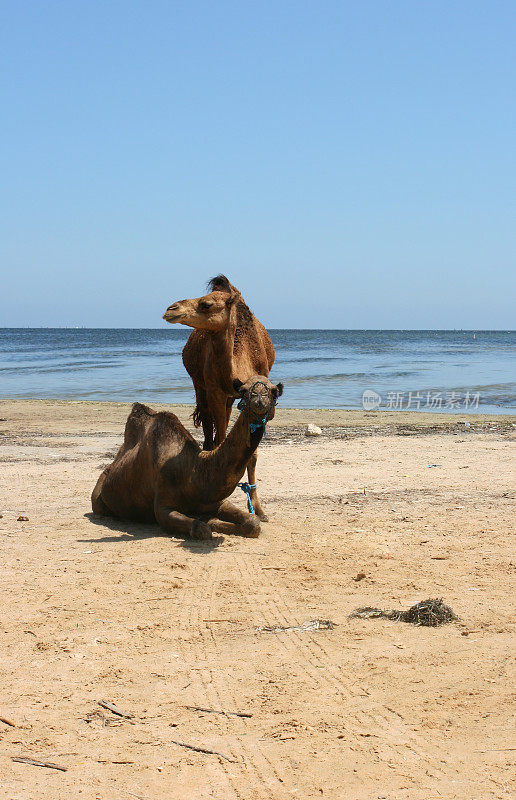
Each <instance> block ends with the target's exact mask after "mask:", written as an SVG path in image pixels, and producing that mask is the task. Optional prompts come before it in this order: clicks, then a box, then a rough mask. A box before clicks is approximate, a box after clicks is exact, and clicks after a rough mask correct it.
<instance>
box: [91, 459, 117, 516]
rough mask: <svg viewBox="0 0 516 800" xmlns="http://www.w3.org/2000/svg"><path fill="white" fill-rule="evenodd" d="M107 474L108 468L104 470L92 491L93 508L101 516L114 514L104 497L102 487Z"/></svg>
mask: <svg viewBox="0 0 516 800" xmlns="http://www.w3.org/2000/svg"><path fill="white" fill-rule="evenodd" d="M106 476H107V470H104V472H103V473H102V475H101V476H100V478H99V479H98V481H97V483H96V486H95V488H94V490H93V492H92V493H91V510H92V511H93V513H94V514H98V515H99V516H101V517H110V516H111V515H112V514H111V511H110V509H109V508H108V506H107V505H106V503H105V502H104V500H103V499H102V487H103V486H104V481H105V480H106Z"/></svg>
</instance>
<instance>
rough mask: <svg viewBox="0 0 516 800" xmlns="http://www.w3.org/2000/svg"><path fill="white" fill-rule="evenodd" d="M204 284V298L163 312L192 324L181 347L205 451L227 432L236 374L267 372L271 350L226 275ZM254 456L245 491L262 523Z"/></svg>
mask: <svg viewBox="0 0 516 800" xmlns="http://www.w3.org/2000/svg"><path fill="white" fill-rule="evenodd" d="M208 289H210V293H209V294H207V295H205V296H204V297H196V298H194V299H192V300H180V301H179V302H177V303H172V305H171V306H169V307H168V308H167V310H166V312H165V314H164V315H163V319H165V320H166V321H167V322H171V323H175V322H179V323H181V324H182V325H189V326H190V327H191V328H195V330H194V331H193V332H192V333H191V334H190V337H189V339H188V341H187V343H186V345H185V347H184V349H183V364H184V365H185V367H186V371H187V372H188V374H189V375H190V377H191V378H192V381H193V384H194V388H195V397H196V408H195V412H194V424H195V425H196V427H199V426H200V425H202V429H203V433H204V449H205V450H210V449H211V448H212V447H213V446H214V444H215V445H217V444H220V442H222V441H223V440H224V437H225V436H226V431H227V429H228V425H229V418H230V416H231V407H232V405H233V403H234V401H235V399H236V397H237V394H236V393H235V390H234V388H233V381H234V380H235V378H238V379H239V380H241V381H243V382H244V383H245V382H246V381H248V380H249V378H250V377H252V376H253V375H257V374H259V375H265V376H267V377H268V375H269V371H270V369H271V367H272V365H273V364H274V355H275V354H274V347H273V344H272V342H271V340H270V338H269V334H268V333H267V331H266V330H265V328H264V327H263V325H262V324H261V322H259V320H257V319H256V317H255V316H254V315H253V314H252V313H251V311H250V310H249V308H248V307H247V305H246V304H245V302H244V299H243V298H242V296H241V294H240V292H239V291H238V289H235V287H234V286H232V285H231V284H230V282H229V280H228V279H227V278H226V276H225V275H218V276H217V277H216V278H212V279H211V281H209V283H208ZM214 428H215V439H214V436H213V431H214ZM256 461H257V455H256V453H253V455H252V456H251V458H250V460H249V464H248V468H247V475H248V481H249V483H248V484H247V485H246V489H245V491H246V493H247V496H248V503H249V509H250V510H251V511H253V510H254V511H255V512H256V514H257V515H258V516H259V517H260V519H261V520H263V521H264V522H266V521H267V516H266V514H265V513H264V511H263V509H262V506H261V503H260V500H259V499H258V493H257V491H256Z"/></svg>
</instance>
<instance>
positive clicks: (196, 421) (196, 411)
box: [192, 405, 202, 428]
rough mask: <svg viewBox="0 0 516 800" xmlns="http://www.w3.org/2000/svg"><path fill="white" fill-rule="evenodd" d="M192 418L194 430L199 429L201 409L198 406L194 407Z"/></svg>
mask: <svg viewBox="0 0 516 800" xmlns="http://www.w3.org/2000/svg"><path fill="white" fill-rule="evenodd" d="M192 417H193V424H194V425H195V427H196V428H200V427H201V425H202V416H201V409H200V408H199V406H198V405H196V406H195V408H194V412H193V414H192Z"/></svg>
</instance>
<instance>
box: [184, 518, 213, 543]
mask: <svg viewBox="0 0 516 800" xmlns="http://www.w3.org/2000/svg"><path fill="white" fill-rule="evenodd" d="M190 536H191V538H192V539H197V540H199V541H203V542H206V541H210V540H211V539H213V533H212V530H211V528H210V526H209V525H208V523H207V522H203V521H202V520H201V519H193V520H192V527H191V529H190Z"/></svg>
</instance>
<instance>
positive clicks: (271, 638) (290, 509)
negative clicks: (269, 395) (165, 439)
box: [0, 401, 516, 800]
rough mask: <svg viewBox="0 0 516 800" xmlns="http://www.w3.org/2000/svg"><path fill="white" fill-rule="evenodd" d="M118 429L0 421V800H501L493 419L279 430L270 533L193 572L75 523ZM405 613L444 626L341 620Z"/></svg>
mask: <svg viewBox="0 0 516 800" xmlns="http://www.w3.org/2000/svg"><path fill="white" fill-rule="evenodd" d="M188 411H189V410H188V409H187V408H181V409H179V412H178V413H179V415H180V416H181V418H182V419H183V420H184V421H187V419H188ZM127 413H128V406H126V405H124V404H115V403H79V402H54V401H2V402H0V417H1V418H2V421H1V422H0V433H1V436H0V446H1V449H0V457H1V467H0V468H1V496H0V511H1V512H2V514H3V518H2V519H0V537H1V543H2V586H3V589H4V607H3V613H2V617H1V625H0V636H1V641H0V647H1V668H0V669H1V672H0V716H1V717H4V718H5V719H7V720H10V721H11V722H13V723H14V725H15V727H13V726H10V725H8V724H6V723H5V722H0V737H1V744H0V785H1V789H0V796H1V797H6V798H9V799H10V800H27V799H28V798H30V800H43V799H44V800H57V799H59V800H60V798H76V797H80V798H88V799H89V798H92V800H94V799H96V798H99V799H100V798H102V800H111V798H113V800H114V799H115V798H116V800H125V799H126V798H127V800H131V799H132V798H135V797H136V798H142V800H158V799H160V800H161V798H163V799H165V798H166V800H169V798H170V799H172V798H181V800H194V798H195V800H198V799H199V798H217V800H233V799H235V800H237V799H238V800H255V799H256V800H288V799H289V798H319V797H326V798H332V800H340V799H341V798H342V800H376V799H377V798H387V799H388V800H404V799H405V798H411V799H412V798H413V799H414V800H416V799H417V800H433V798H449V799H450V800H451V798H464V800H472V799H473V798H478V800H487V798H497V800H499V798H505V797H507V798H508V797H509V796H510V794H511V783H510V782H511V779H512V778H513V776H514V768H513V765H514V760H515V755H516V750H515V748H516V742H515V739H514V736H513V734H514V724H513V719H512V718H511V712H512V706H511V694H510V692H511V688H512V685H513V684H512V680H513V673H511V670H512V667H513V663H512V662H511V658H512V656H513V653H514V650H512V652H511V642H512V643H514V637H513V620H514V616H513V607H512V600H513V597H514V592H513V591H512V588H513V583H512V579H513V575H514V564H515V556H514V550H512V549H511V544H510V527H511V524H512V522H513V519H514V517H513V514H514V499H515V497H516V494H515V491H514V460H513V448H514V438H515V432H516V426H515V422H516V419H515V418H514V417H512V418H509V417H493V418H486V417H469V418H466V417H464V418H460V417H459V418H458V417H449V416H445V415H424V414H415V413H412V414H411V413H404V414H396V413H393V414H389V413H378V414H371V413H369V414H365V413H361V412H322V411H316V412H296V411H279V412H278V415H277V419H276V420H275V421H274V422H273V423H271V425H270V426H269V431H268V435H267V439H266V440H265V442H264V443H263V445H262V446H261V448H260V456H259V461H258V475H259V479H260V490H261V495H262V498H263V501H264V505H265V506H266V509H267V511H268V512H269V514H270V519H271V521H270V523H269V524H267V525H264V526H263V533H262V535H261V537H260V538H259V539H256V540H255V539H251V540H248V539H241V538H229V537H228V538H225V539H224V540H223V542H222V543H221V544H220V545H219V546H218V547H215V548H210V547H207V546H203V545H198V544H197V545H195V544H191V543H188V542H183V541H180V540H177V539H171V538H168V537H166V536H163V535H160V532H159V529H158V528H155V527H151V526H143V525H136V524H130V523H123V522H119V523H117V522H113V521H109V520H105V519H92V518H90V516H89V512H90V505H89V496H90V492H91V490H92V488H93V485H94V484H95V481H96V479H97V476H98V474H99V472H100V469H101V467H102V465H104V464H106V463H107V462H108V461H109V460H110V456H111V455H112V454H113V453H114V451H115V449H116V447H117V445H118V443H119V442H120V440H121V436H122V430H123V423H124V421H125V418H126V416H127ZM465 419H469V421H470V423H471V426H470V427H469V428H468V427H465V426H464V424H463V421H462V420H465ZM308 421H312V422H315V423H317V424H319V425H320V426H321V427H322V428H323V436H322V437H320V438H317V439H306V438H305V437H304V435H303V426H304V424H305V423H306V422H308ZM429 464H437V465H439V466H436V467H432V468H429V466H428V465H429ZM237 502H239V503H241V504H242V506H243V505H244V502H245V498H244V496H243V495H242V493H239V494H238V497H237ZM19 516H27V517H28V518H29V521H28V522H23V521H17V518H18V517H19ZM360 573H363V574H365V577H363V578H362V579H360V580H357V577H358V576H359V574H360ZM427 597H442V598H444V600H445V602H446V603H448V604H449V605H451V606H452V608H453V609H454V611H455V612H456V613H457V614H458V615H459V616H460V617H461V621H460V622H457V623H453V624H451V625H447V626H444V627H442V628H436V629H430V628H417V627H414V626H411V625H407V624H404V623H394V622H390V621H387V620H382V619H379V620H357V619H349V618H348V615H349V613H350V612H351V611H352V610H353V609H354V608H356V607H357V606H365V605H372V606H379V607H381V608H384V609H390V608H407V607H409V606H410V605H412V604H413V603H415V602H417V601H419V600H423V599H425V598H427ZM318 618H320V619H330V620H332V621H333V622H334V623H335V627H334V628H333V630H320V631H296V630H291V631H287V632H284V633H269V632H263V631H260V628H261V627H263V626H277V625H281V626H296V625H302V624H303V623H305V622H307V621H310V620H314V619H318ZM99 700H108V701H111V702H112V703H115V704H116V706H118V707H119V708H120V709H122V710H123V711H125V712H128V713H130V714H132V715H133V717H132V719H127V718H123V717H117V716H115V715H114V714H112V713H111V712H110V711H107V710H104V711H102V709H101V708H100V706H99V705H98V701H99ZM188 706H198V707H201V708H208V709H213V710H215V711H225V712H228V713H227V714H221V713H208V712H206V711H198V710H194V709H192V708H188ZM229 712H241V713H244V714H248V715H252V716H235V715H233V714H231V713H229ZM174 742H184V743H187V744H191V745H194V746H196V747H201V748H205V749H207V750H213V751H218V752H219V753H221V754H223V755H224V756H225V757H226V758H224V757H222V756H217V755H214V754H209V753H199V752H194V751H191V750H187V749H185V748H183V747H181V746H180V745H178V744H175V743H174ZM13 756H21V757H29V758H35V759H39V760H44V761H51V762H55V763H57V764H60V765H63V766H65V767H66V768H67V771H66V772H61V771H56V770H52V769H46V768H40V767H36V766H32V765H28V764H22V763H15V762H13V761H12V760H11V757H13ZM512 789H513V790H514V786H512Z"/></svg>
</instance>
